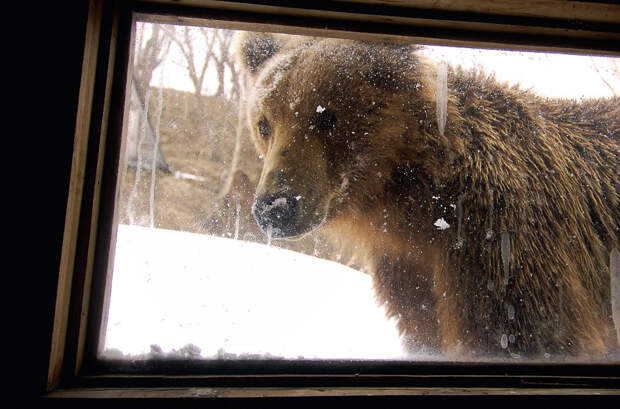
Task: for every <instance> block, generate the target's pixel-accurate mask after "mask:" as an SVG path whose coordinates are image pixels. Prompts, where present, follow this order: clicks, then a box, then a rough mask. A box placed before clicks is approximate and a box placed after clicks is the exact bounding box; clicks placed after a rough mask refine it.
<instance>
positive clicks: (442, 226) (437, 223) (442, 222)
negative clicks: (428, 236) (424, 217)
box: [434, 217, 450, 230]
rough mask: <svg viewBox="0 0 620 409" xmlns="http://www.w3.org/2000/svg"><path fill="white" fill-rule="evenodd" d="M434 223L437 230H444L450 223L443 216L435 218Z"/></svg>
mask: <svg viewBox="0 0 620 409" xmlns="http://www.w3.org/2000/svg"><path fill="white" fill-rule="evenodd" d="M434 225H435V226H436V227H437V229H439V230H445V229H447V228H449V227H450V225H449V224H448V223H447V222H446V221H445V220H444V218H443V217H440V218H439V219H437V220H435V223H434Z"/></svg>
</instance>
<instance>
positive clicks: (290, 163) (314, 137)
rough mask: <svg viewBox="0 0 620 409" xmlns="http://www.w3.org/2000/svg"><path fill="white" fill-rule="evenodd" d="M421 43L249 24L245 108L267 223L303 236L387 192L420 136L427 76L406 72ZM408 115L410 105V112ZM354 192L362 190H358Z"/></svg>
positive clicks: (241, 43)
mask: <svg viewBox="0 0 620 409" xmlns="http://www.w3.org/2000/svg"><path fill="white" fill-rule="evenodd" d="M412 51H413V47H411V46H403V45H380V46H379V45H374V44H371V43H365V42H359V41H348V40H337V39H317V38H309V37H296V36H280V35H276V34H264V33H244V34H242V35H240V36H239V37H238V39H237V58H238V61H239V63H240V65H241V67H242V70H243V72H244V74H245V78H246V91H245V102H244V103H245V109H246V116H247V120H248V124H249V127H250V129H251V133H252V137H253V140H254V143H255V145H256V148H257V150H258V151H259V153H260V154H261V155H262V157H263V158H264V166H263V171H262V174H261V177H260V180H259V183H258V187H257V191H256V197H255V201H254V204H253V209H252V211H253V214H254V217H255V218H256V221H257V222H258V224H259V225H260V227H261V228H262V229H263V231H265V232H266V233H267V234H268V235H269V236H271V237H274V238H296V237H301V236H303V235H304V234H306V233H308V232H311V231H313V230H315V229H316V228H318V227H319V226H321V225H322V224H324V223H325V222H327V221H329V220H330V219H331V218H334V217H337V216H338V215H341V214H343V213H346V212H351V211H353V210H352V209H351V208H350V207H348V205H349V204H352V203H354V204H355V206H357V207H358V209H357V211H359V207H360V206H363V203H364V202H365V201H368V200H371V196H372V195H376V194H379V193H378V192H380V191H381V189H383V187H382V184H385V183H390V179H391V177H392V174H391V172H392V171H393V169H394V168H395V166H397V165H395V163H394V162H398V161H399V160H401V158H402V157H403V155H407V157H412V156H411V155H409V154H407V153H405V151H406V150H407V149H409V148H410V147H411V146H413V145H415V144H413V145H412V143H411V141H410V140H409V141H407V140H405V139H406V138H404V137H403V135H405V134H407V133H410V132H409V131H408V129H410V128H414V127H416V126H418V125H416V124H417V121H418V120H417V118H414V117H413V116H412V115H409V116H410V117H408V118H406V119H403V114H402V112H405V111H406V112H411V111H412V110H413V109H414V107H413V105H415V104H416V101H419V100H421V99H419V98H418V99H416V98H415V93H416V92H422V90H423V89H424V88H425V85H424V84H423V83H422V82H420V81H417V82H416V81H411V80H410V79H409V78H407V77H408V76H409V75H410V74H411V73H413V72H415V66H416V64H418V63H419V61H418V60H417V58H416V57H415V55H414V53H413V52H412ZM405 116H406V115H405ZM353 196H357V197H356V198H355V199H352V197H353Z"/></svg>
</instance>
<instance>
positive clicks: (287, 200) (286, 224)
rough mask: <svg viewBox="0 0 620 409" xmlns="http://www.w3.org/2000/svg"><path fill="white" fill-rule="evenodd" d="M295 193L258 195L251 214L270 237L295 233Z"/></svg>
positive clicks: (280, 236) (296, 208)
mask: <svg viewBox="0 0 620 409" xmlns="http://www.w3.org/2000/svg"><path fill="white" fill-rule="evenodd" d="M297 197H299V196H297V195H295V194H293V193H291V192H280V193H266V194H263V195H261V196H258V197H257V198H256V200H255V201H254V205H253V206H252V214H253V215H254V219H256V222H257V223H258V225H259V226H260V228H261V229H262V230H263V231H264V232H265V233H266V234H267V235H268V236H270V237H273V238H284V237H291V236H295V235H297V234H298V233H297V231H296V225H297V215H298V203H297V199H296V198H297Z"/></svg>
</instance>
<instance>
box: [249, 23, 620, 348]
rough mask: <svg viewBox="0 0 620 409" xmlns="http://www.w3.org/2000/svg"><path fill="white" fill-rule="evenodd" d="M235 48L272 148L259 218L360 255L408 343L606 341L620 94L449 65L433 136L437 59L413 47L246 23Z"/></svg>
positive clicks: (263, 136) (565, 344)
mask: <svg viewBox="0 0 620 409" xmlns="http://www.w3.org/2000/svg"><path fill="white" fill-rule="evenodd" d="M237 53H238V60H239V62H240V65H241V66H242V67H243V70H244V72H245V75H246V78H247V83H246V96H245V108H244V109H245V114H246V115H247V120H248V124H249V126H250V128H251V130H252V134H253V138H254V142H255V145H256V148H257V149H258V151H259V152H260V153H261V154H262V155H263V157H264V167H263V171H262V174H261V178H260V181H259V184H258V187H257V191H256V197H255V202H254V208H253V212H254V216H255V218H256V220H257V221H258V223H259V225H260V226H261V228H262V229H263V230H264V231H265V232H267V233H268V234H270V235H271V236H272V237H274V238H287V239H294V238H297V237H301V236H303V235H305V234H308V233H311V232H322V233H324V234H326V235H328V236H329V237H331V238H332V239H333V240H336V241H338V242H340V243H341V244H342V245H343V246H345V247H346V248H348V249H351V250H352V251H355V252H356V254H358V255H359V256H360V257H362V258H363V259H362V261H363V262H364V264H365V266H366V270H367V271H368V272H369V273H370V274H371V276H372V280H373V284H374V290H375V292H376V296H377V300H378V302H379V303H381V304H384V305H385V306H386V310H387V314H388V316H389V317H395V318H396V320H397V326H398V329H399V331H400V333H401V335H402V337H403V340H404V343H405V346H406V347H407V349H408V350H409V351H415V352H421V351H426V352H431V353H441V354H446V355H448V356H451V357H454V358H456V359H469V358H476V357H499V358H501V357H513V358H514V357H530V358H542V357H543V356H544V357H549V356H573V357H575V356H600V355H601V354H603V355H604V354H609V353H613V352H614V350H615V349H616V346H617V340H616V333H615V329H614V323H613V319H612V310H611V304H610V267H609V260H610V252H611V251H612V250H613V249H618V248H620V244H619V224H618V223H619V221H620V207H619V202H620V194H619V191H618V186H619V184H618V181H619V178H620V176H619V169H620V166H619V163H618V158H619V155H620V143H619V137H620V98H612V99H595V100H586V101H581V102H575V101H571V100H555V99H546V98H541V97H538V96H536V95H535V94H533V93H532V92H529V91H525V90H521V89H519V88H518V87H509V86H508V85H505V84H502V83H499V82H497V81H496V80H495V79H494V78H493V77H492V76H488V75H486V74H484V73H482V72H479V71H465V70H462V69H460V68H452V67H448V68H447V83H448V99H447V122H446V124H445V128H444V129H443V132H441V131H440V129H439V126H438V120H437V116H438V113H437V109H438V108H437V107H438V105H437V96H436V94H437V89H438V84H437V70H438V68H437V67H436V66H435V65H433V64H432V63H431V62H429V61H427V60H425V59H424V58H423V57H422V56H421V55H420V53H419V49H418V48H417V47H415V46H409V45H395V44H382V45H379V44H372V43H365V42H359V41H350V40H338V39H318V38H308V37H295V38H292V37H284V36H278V35H271V34H265V33H244V34H242V35H240V36H239V37H238V39H237ZM439 219H443V221H445V223H447V225H449V227H447V228H443V229H442V228H440V227H442V226H441V224H440V223H437V221H438V220H439ZM438 226H439V227H438ZM443 227H446V225H444V226H443ZM318 298H320V295H318ZM343 298H344V297H343ZM318 302H320V301H318Z"/></svg>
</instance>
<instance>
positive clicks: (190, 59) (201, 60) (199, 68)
mask: <svg viewBox="0 0 620 409" xmlns="http://www.w3.org/2000/svg"><path fill="white" fill-rule="evenodd" d="M162 29H163V30H165V32H166V34H167V35H168V36H169V38H170V40H171V41H172V42H173V43H175V44H176V45H177V47H178V48H179V50H180V51H181V54H182V55H183V58H184V60H185V67H186V69H187V73H188V76H189V78H190V80H191V81H192V84H193V86H194V94H195V95H197V96H199V95H201V93H202V91H203V88H204V86H205V79H206V76H207V70H208V68H209V65H210V64H213V67H214V69H215V73H216V80H217V82H216V84H217V85H216V86H217V88H216V90H215V92H214V95H215V96H218V97H228V99H230V100H233V101H236V100H238V99H239V94H240V91H239V88H240V76H239V70H238V69H237V67H236V65H235V62H234V58H233V55H232V52H231V45H232V40H233V37H234V32H233V31H230V30H222V29H212V28H206V27H188V26H184V27H176V26H163V28H162ZM227 73H228V78H227ZM227 83H229V84H230V91H229V93H228V95H226V84H227Z"/></svg>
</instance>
